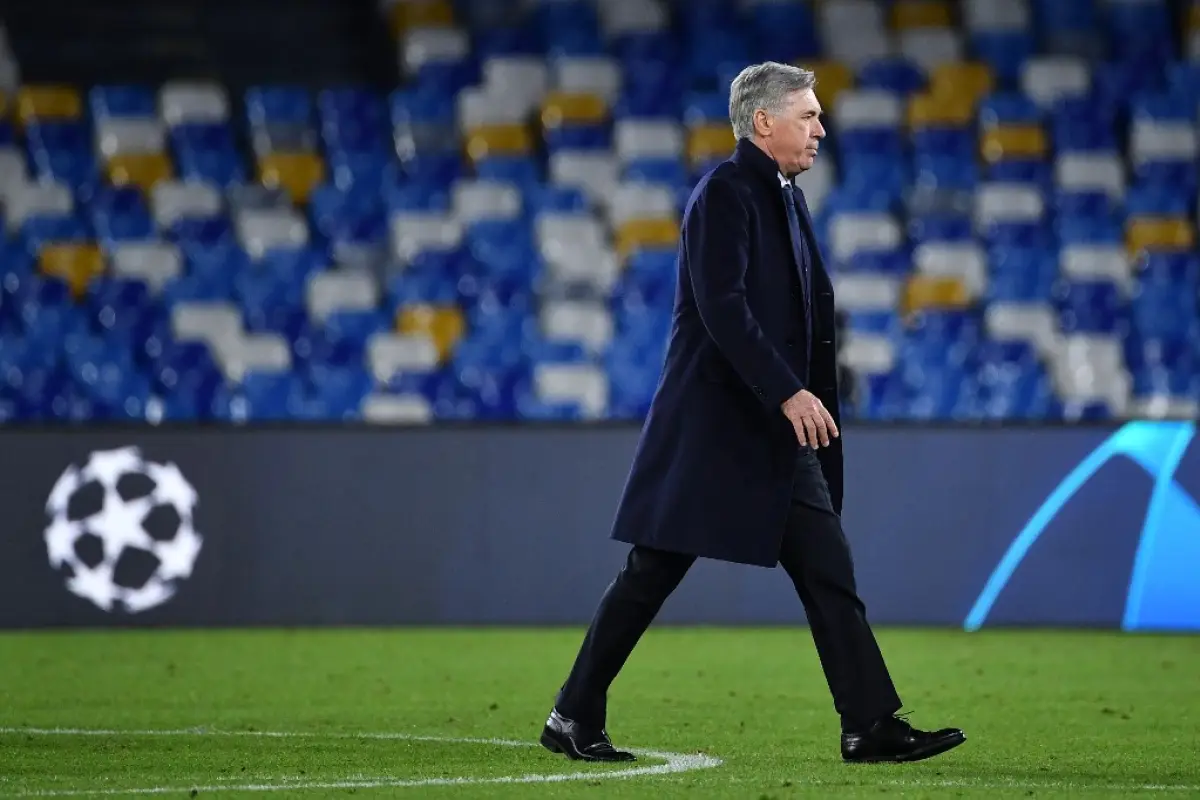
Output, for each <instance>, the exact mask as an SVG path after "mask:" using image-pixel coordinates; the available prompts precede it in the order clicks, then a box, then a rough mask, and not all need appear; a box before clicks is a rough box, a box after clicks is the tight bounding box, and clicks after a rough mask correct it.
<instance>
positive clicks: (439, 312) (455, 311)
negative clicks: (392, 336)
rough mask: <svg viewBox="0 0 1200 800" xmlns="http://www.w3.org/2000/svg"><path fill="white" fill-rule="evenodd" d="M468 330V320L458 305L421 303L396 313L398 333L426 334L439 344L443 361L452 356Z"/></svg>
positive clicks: (439, 351)
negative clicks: (455, 347)
mask: <svg viewBox="0 0 1200 800" xmlns="http://www.w3.org/2000/svg"><path fill="white" fill-rule="evenodd" d="M466 330H467V323H466V320H465V318H464V317H463V313H462V311H461V310H460V309H459V308H458V307H457V306H434V305H426V304H419V305H411V306H404V307H403V308H401V309H400V310H399V311H398V312H397V313H396V331H397V333H403V334H425V335H426V336H428V337H429V338H430V339H432V340H433V343H434V344H435V345H436V346H437V349H438V355H439V357H440V358H441V359H442V361H445V360H446V359H448V358H449V357H450V353H451V351H452V350H453V349H454V346H455V345H457V344H458V342H459V341H460V340H461V339H462V337H463V335H464V334H465V333H466Z"/></svg>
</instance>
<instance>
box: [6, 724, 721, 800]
mask: <svg viewBox="0 0 1200 800" xmlns="http://www.w3.org/2000/svg"><path fill="white" fill-rule="evenodd" d="M5 733H7V734H26V735H31V736H248V737H258V738H272V739H313V738H316V739H386V740H398V741H413V742H444V743H447V744H487V745H496V746H500V747H536V746H537V744H536V743H534V742H527V741H521V740H517V739H489V738H476V737H465V736H422V735H417V734H408V733H390V732H382V733H376V732H366V733H315V732H304V731H222V730H210V729H207V728H190V729H181V730H133V731H119V730H101V729H95V728H0V734H5ZM630 750H631V751H632V752H634V753H636V754H638V755H640V756H643V757H645V758H653V759H660V760H662V761H663V762H664V763H662V764H651V765H647V766H642V767H631V768H628V769H609V770H599V771H590V770H589V771H582V772H553V773H548V774H532V775H500V776H496V777H492V778H484V777H479V778H470V777H462V778H392V777H386V776H382V777H371V778H367V777H364V778H361V779H357V778H356V779H353V780H340V781H293V780H287V781H286V782H284V783H278V784H275V783H247V784H240V785H238V784H229V783H225V784H218V785H213V786H149V787H135V788H132V789H90V790H89V789H45V790H35V791H28V792H17V793H5V794H4V796H7V797H87V796H99V795H123V794H132V795H146V794H174V793H175V792H191V791H193V790H195V791H198V792H279V791H287V790H296V789H396V788H404V787H415V786H475V785H482V784H507V783H513V784H516V783H562V782H565V781H582V780H613V779H618V778H635V777H639V776H647V775H670V774H673V773H678V772H690V771H692V770H698V769H710V768H712V767H717V766H720V765H721V763H722V762H721V759H719V758H713V757H712V756H706V755H700V754H686V753H666V752H661V751H658V750H642V749H640V748H630Z"/></svg>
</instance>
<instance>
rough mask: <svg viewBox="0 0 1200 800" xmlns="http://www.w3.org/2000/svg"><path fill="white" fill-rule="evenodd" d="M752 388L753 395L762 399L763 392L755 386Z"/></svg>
mask: <svg viewBox="0 0 1200 800" xmlns="http://www.w3.org/2000/svg"><path fill="white" fill-rule="evenodd" d="M752 388H753V389H754V393H755V394H756V395H758V396H759V397H762V393H763V390H762V389H760V388H758V387H757V386H754V387H752Z"/></svg>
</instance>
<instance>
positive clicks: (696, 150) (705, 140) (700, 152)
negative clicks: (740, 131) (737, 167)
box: [687, 124, 737, 163]
mask: <svg viewBox="0 0 1200 800" xmlns="http://www.w3.org/2000/svg"><path fill="white" fill-rule="evenodd" d="M735 145H737V140H736V139H735V138H734V136H733V129H732V128H730V127H729V126H728V125H725V124H713V125H701V126H699V127H696V128H692V129H691V130H689V131H688V138H687V153H688V158H689V159H690V160H691V161H692V162H693V163H696V162H700V161H705V160H708V159H712V158H726V157H728V156H729V155H730V154H731V153H732V152H733V148H734V146H735Z"/></svg>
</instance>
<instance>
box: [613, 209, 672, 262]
mask: <svg viewBox="0 0 1200 800" xmlns="http://www.w3.org/2000/svg"><path fill="white" fill-rule="evenodd" d="M678 239H679V222H678V221H676V220H674V219H668V218H662V217H653V218H648V219H632V220H629V221H628V222H626V223H624V224H622V225H621V226H620V227H619V228H618V229H617V255H618V257H619V258H620V259H621V260H622V261H624V260H625V259H626V258H628V257H629V255H630V254H631V253H633V252H636V251H637V250H641V249H651V248H665V247H674V246H675V243H676V242H677V241H678Z"/></svg>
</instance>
